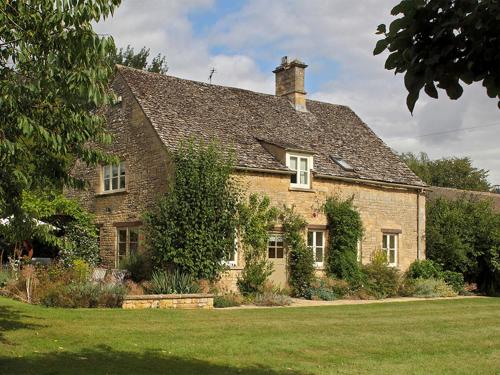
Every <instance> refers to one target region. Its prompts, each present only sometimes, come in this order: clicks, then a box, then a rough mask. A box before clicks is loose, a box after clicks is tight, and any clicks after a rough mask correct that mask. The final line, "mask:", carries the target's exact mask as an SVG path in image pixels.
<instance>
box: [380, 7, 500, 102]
mask: <svg viewBox="0 0 500 375" xmlns="http://www.w3.org/2000/svg"><path fill="white" fill-rule="evenodd" d="M391 14H392V15H393V16H398V17H399V18H397V19H395V20H394V21H393V22H391V24H390V25H389V27H388V29H389V30H388V31H387V28H386V26H385V25H384V24H382V25H379V26H378V27H377V32H376V33H377V34H378V35H383V37H382V39H380V40H379V41H377V44H376V45H375V49H374V51H373V54H374V55H378V54H380V53H382V52H383V51H385V50H388V51H390V52H391V54H390V55H389V56H388V57H387V59H386V63H385V68H386V69H387V70H394V71H395V73H403V74H404V75H405V86H406V88H407V90H408V96H407V101H406V102H407V107H408V109H409V110H410V112H413V109H414V107H415V103H416V102H417V100H418V98H419V94H420V91H421V89H422V88H424V91H425V92H426V93H427V94H428V95H429V96H430V97H432V98H438V92H437V89H436V87H435V85H434V83H436V82H437V83H438V87H439V88H441V89H444V90H445V91H446V93H447V95H448V97H449V98H450V99H454V100H455V99H458V98H459V97H461V95H462V93H463V88H462V86H461V84H460V81H462V82H464V83H466V84H471V83H472V82H476V81H482V82H483V86H484V87H485V88H486V90H487V94H488V96H490V97H492V98H498V99H499V108H500V70H499V69H498V67H499V66H500V54H499V53H498V49H499V46H500V19H499V18H498V14H500V3H499V2H498V1H496V0H481V1H480V0H473V1H461V2H454V1H453V2H450V1H444V0H403V1H401V2H400V3H399V4H398V5H396V6H395V7H394V8H393V9H392V11H391ZM422 72H425V75H424V74H423V73H422ZM423 76H424V77H425V80H424V82H423V83H422V80H423V78H422V77H423ZM407 82H412V83H411V84H407Z"/></svg>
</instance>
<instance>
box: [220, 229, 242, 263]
mask: <svg viewBox="0 0 500 375" xmlns="http://www.w3.org/2000/svg"><path fill="white" fill-rule="evenodd" d="M238 246H239V241H238V233H237V232H236V234H235V236H234V248H233V258H234V259H225V260H224V264H225V265H226V266H229V267H232V268H234V267H237V266H238Z"/></svg>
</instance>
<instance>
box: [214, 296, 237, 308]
mask: <svg viewBox="0 0 500 375" xmlns="http://www.w3.org/2000/svg"><path fill="white" fill-rule="evenodd" d="M242 303H243V298H242V297H241V296H240V295H239V294H236V293H225V294H221V295H217V296H215V297H214V307H217V308H224V307H234V306H241V304H242Z"/></svg>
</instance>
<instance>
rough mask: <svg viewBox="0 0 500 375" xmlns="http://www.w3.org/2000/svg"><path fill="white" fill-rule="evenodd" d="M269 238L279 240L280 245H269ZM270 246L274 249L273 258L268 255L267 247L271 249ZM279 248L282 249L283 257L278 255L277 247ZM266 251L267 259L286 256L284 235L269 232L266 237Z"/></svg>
mask: <svg viewBox="0 0 500 375" xmlns="http://www.w3.org/2000/svg"><path fill="white" fill-rule="evenodd" d="M271 238H274V239H275V240H274V242H275V243H277V242H281V243H282V244H283V245H282V246H277V245H275V246H273V247H271V246H269V245H270V244H269V243H270V242H271ZM271 248H272V249H274V255H275V256H274V257H273V258H271V257H270V256H269V249H271ZM279 248H282V249H283V257H278V249H279ZM266 251H267V255H266V256H267V259H285V258H286V253H285V239H284V236H283V234H282V233H269V237H268V239H267V248H266Z"/></svg>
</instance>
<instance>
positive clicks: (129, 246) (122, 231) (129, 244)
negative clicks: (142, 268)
mask: <svg viewBox="0 0 500 375" xmlns="http://www.w3.org/2000/svg"><path fill="white" fill-rule="evenodd" d="M116 232H117V233H116V239H117V246H116V247H117V252H116V255H117V258H116V266H119V265H120V262H121V261H122V259H124V258H126V257H128V256H130V255H132V254H137V251H138V250H139V227H123V228H117V229H116Z"/></svg>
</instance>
